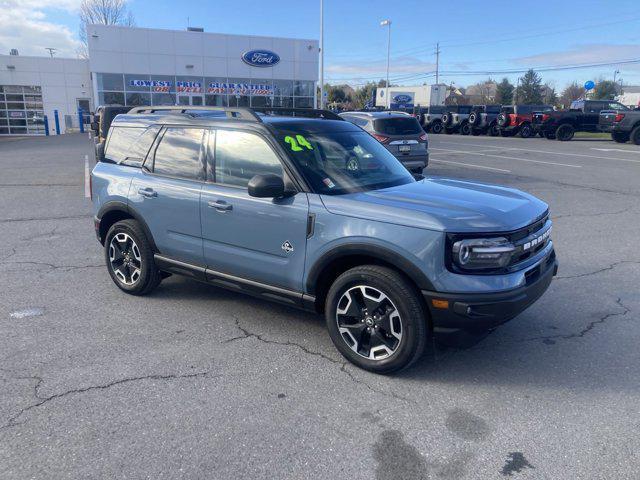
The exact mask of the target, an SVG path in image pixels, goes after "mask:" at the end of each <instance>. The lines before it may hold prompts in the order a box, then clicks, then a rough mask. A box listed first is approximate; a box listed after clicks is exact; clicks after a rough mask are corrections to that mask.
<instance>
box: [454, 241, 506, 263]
mask: <svg viewBox="0 0 640 480" xmlns="http://www.w3.org/2000/svg"><path fill="white" fill-rule="evenodd" d="M515 250H516V247H515V246H514V245H513V244H512V243H511V242H509V241H508V240H507V239H506V238H504V237H497V238H470V239H467V240H460V241H457V242H455V243H454V244H453V248H452V252H451V253H452V255H451V258H452V260H453V262H454V264H455V265H456V266H457V267H458V268H460V269H462V270H484V269H499V268H504V267H506V266H507V265H509V262H510V261H511V256H512V254H513V252H514V251H515Z"/></svg>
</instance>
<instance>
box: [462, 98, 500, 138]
mask: <svg viewBox="0 0 640 480" xmlns="http://www.w3.org/2000/svg"><path fill="white" fill-rule="evenodd" d="M501 109H502V106H501V105H475V106H474V107H473V111H472V112H471V114H470V115H469V125H470V126H471V135H482V134H485V133H486V134H489V135H491V136H492V137H497V136H498V135H500V130H499V129H498V115H499V114H500V111H501Z"/></svg>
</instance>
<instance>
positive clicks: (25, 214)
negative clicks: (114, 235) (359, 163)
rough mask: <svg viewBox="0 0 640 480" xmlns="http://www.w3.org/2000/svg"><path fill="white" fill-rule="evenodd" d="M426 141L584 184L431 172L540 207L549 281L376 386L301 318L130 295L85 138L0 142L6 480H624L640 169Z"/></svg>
mask: <svg viewBox="0 0 640 480" xmlns="http://www.w3.org/2000/svg"><path fill="white" fill-rule="evenodd" d="M430 139H431V143H432V146H442V147H443V148H452V147H453V146H455V149H456V150H458V151H461V150H471V149H472V148H480V147H473V145H475V144H480V142H483V143H482V144H481V145H485V144H486V148H490V149H492V150H495V152H494V153H498V154H499V152H500V149H501V148H504V149H505V152H508V155H509V156H511V157H514V156H522V158H527V159H541V160H545V159H546V160H549V155H546V154H540V153H535V152H532V151H520V150H513V148H518V149H520V148H524V149H527V148H530V149H531V150H540V151H552V150H554V149H557V150H558V151H563V152H567V154H569V153H572V154H573V156H572V155H567V157H566V158H565V157H561V156H559V155H554V156H553V157H551V159H552V160H559V159H562V160H561V162H563V163H571V164H576V165H580V166H581V168H571V169H569V168H561V167H552V166H545V167H544V168H541V167H540V165H535V164H532V163H531V162H521V163H518V162H517V161H505V160H499V159H491V158H485V157H483V158H482V159H481V160H479V159H478V157H477V156H476V157H474V156H468V157H466V156H465V154H464V153H456V154H451V155H447V160H449V161H453V162H457V161H460V162H464V163H470V164H477V165H479V166H482V165H487V166H493V167H498V168H502V169H508V170H511V171H512V173H511V174H502V173H496V172H495V171H491V172H489V171H486V170H482V169H481V168H465V167H461V166H457V165H455V164H438V163H436V162H434V163H433V165H432V166H431V167H430V169H429V171H428V173H429V174H431V175H446V176H454V177H461V178H466V179H471V180H478V181H484V182H489V183H502V184H507V185H510V186H514V187H517V188H521V189H523V190H526V191H529V192H531V193H533V194H534V195H537V196H539V197H541V198H543V199H544V200H545V201H547V202H548V203H549V204H550V206H551V212H552V216H553V218H554V232H553V239H554V242H555V244H556V248H557V252H558V257H559V260H560V271H559V276H558V277H557V278H556V279H555V281H554V282H553V283H552V285H551V287H550V289H549V291H548V292H547V293H546V294H545V295H544V296H543V297H542V299H541V300H540V301H538V302H537V303H536V304H534V305H533V306H532V307H531V308H530V309H528V310H527V311H525V312H524V313H523V314H521V315H520V316H519V317H518V318H516V319H514V320H513V321H511V322H509V323H507V324H506V325H504V326H502V327H500V328H498V329H496V330H495V331H493V332H491V333H490V334H488V335H483V336H471V335H462V334H457V335H447V336H443V337H441V338H439V339H438V341H437V342H436V343H434V344H432V345H431V347H430V349H429V352H428V353H427V354H426V355H425V357H424V358H423V359H422V360H421V361H419V362H417V364H416V365H414V366H413V367H412V368H411V369H409V370H407V371H404V372H401V373H400V374H397V375H395V376H390V377H382V376H376V375H372V374H369V373H367V372H364V371H362V370H359V369H357V368H356V367H354V366H353V365H351V364H350V363H348V362H346V361H345V360H344V359H343V358H342V356H340V354H339V353H338V352H337V351H336V349H335V348H334V347H333V345H332V343H331V341H330V339H329V337H328V335H327V333H326V331H325V327H324V319H323V318H321V317H318V316H315V315H311V314H308V313H304V312H300V311H297V310H292V309H289V308H286V307H283V306H280V305H275V304H270V303H267V302H264V301H261V300H257V299H253V298H249V297H244V296H241V295H239V294H236V293H232V292H227V291H225V290H221V289H218V288H215V287H211V286H208V285H204V284H199V283H196V282H194V281H191V280H188V279H184V278H179V277H175V276H174V277H171V278H169V279H167V280H165V281H164V282H163V283H162V285H161V287H160V288H159V289H158V290H157V291H156V292H154V294H152V295H150V296H148V297H144V298H140V297H131V296H127V295H124V294H123V293H121V292H120V291H119V290H118V289H117V288H116V287H115V286H114V285H113V284H112V282H111V280H110V278H109V276H108V274H107V272H106V269H105V267H104V259H103V254H102V251H101V249H100V248H99V245H98V244H97V242H96V240H95V236H94V233H93V226H92V222H91V209H90V205H89V201H88V200H87V199H85V198H84V197H83V193H84V188H83V184H82V181H83V166H84V155H85V154H86V153H91V146H90V144H89V143H88V140H87V138H86V136H80V135H68V136H62V137H51V138H48V139H45V138H34V139H27V140H17V141H12V142H2V143H0V168H2V171H3V178H2V180H1V181H0V202H1V203H2V205H3V207H4V208H2V209H1V210H0V238H1V239H2V240H1V241H0V292H1V293H0V295H1V298H2V301H0V478H2V479H3V480H4V479H8V480H13V479H24V478H35V479H41V478H42V479H49V478H56V479H57V478H62V479H64V478H69V479H76V478H96V479H97V478H124V477H129V478H215V479H217V478H220V479H226V478H251V479H254V478H295V479H306V478H308V479H319V478H327V479H333V478H354V479H360V478H362V479H370V478H376V479H378V480H390V479H396V478H397V479H402V478H411V479H415V478H436V479H461V478H465V479H466V478H469V479H487V478H498V479H499V478H506V477H509V478H514V479H521V478H522V479H540V478H553V479H565V478H566V479H575V478H619V479H627V478H628V479H632V478H636V477H637V471H638V469H639V468H640V457H639V454H638V451H640V440H639V439H638V435H637V431H638V427H639V426H640V411H639V408H638V405H640V372H639V370H638V365H640V350H639V349H638V348H637V338H638V337H639V335H640V322H639V320H640V293H639V289H638V285H640V251H639V250H638V238H640V221H638V216H639V215H640V203H639V202H640V199H639V198H638V197H639V196H640V195H639V194H640V190H639V188H640V187H638V185H640V182H639V180H640V163H636V162H630V161H618V160H616V158H631V159H633V158H637V159H638V160H640V155H638V153H634V152H633V151H630V152H629V153H625V151H622V152H616V153H612V154H611V159H610V160H606V159H604V158H602V157H606V156H605V155H602V154H601V153H598V154H597V155H596V156H597V157H601V158H598V159H595V158H591V157H590V156H589V155H590V154H591V151H590V147H592V146H594V145H596V146H597V145H600V146H602V144H604V145H609V144H608V143H604V142H596V143H594V142H585V141H582V142H581V141H574V142H569V143H568V144H560V143H559V142H548V141H546V140H539V139H530V140H528V141H525V140H521V139H518V138H507V139H502V138H497V139H493V138H484V137H459V136H445V135H442V136H435V135H431V136H430ZM451 143H455V145H450V144H451ZM627 147H629V148H631V146H623V147H622V149H623V150H624V149H627ZM637 151H638V150H637V149H635V152H637ZM576 155H586V156H584V157H582V156H576ZM434 157H437V158H443V154H442V153H438V155H434ZM480 162H482V163H480ZM16 312H17V313H18V314H16V315H12V314H13V313H16ZM29 312H38V313H37V315H36V314H29Z"/></svg>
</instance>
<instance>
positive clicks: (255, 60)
mask: <svg viewBox="0 0 640 480" xmlns="http://www.w3.org/2000/svg"><path fill="white" fill-rule="evenodd" d="M242 61H243V62H244V63H246V64H247V65H251V66H252V67H273V66H274V65H277V64H278V62H279V61H280V56H279V55H278V54H277V53H273V52H270V51H269V50H250V51H248V52H245V53H244V54H243V55H242Z"/></svg>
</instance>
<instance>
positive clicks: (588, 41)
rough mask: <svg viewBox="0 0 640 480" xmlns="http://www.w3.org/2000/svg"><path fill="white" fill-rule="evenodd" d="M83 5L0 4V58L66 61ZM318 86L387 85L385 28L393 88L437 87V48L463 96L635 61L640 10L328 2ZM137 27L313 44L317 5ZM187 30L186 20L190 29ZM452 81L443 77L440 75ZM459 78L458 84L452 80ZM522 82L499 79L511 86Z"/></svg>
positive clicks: (308, 1) (628, 2)
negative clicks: (55, 53)
mask: <svg viewBox="0 0 640 480" xmlns="http://www.w3.org/2000/svg"><path fill="white" fill-rule="evenodd" d="M79 2H80V0H0V52H2V53H6V52H8V50H9V48H18V49H19V50H20V52H21V53H22V54H27V55H42V54H46V51H45V50H44V47H45V46H53V47H57V48H59V50H60V55H63V56H73V55H74V52H75V49H76V48H77V30H78V19H77V18H78V17H77V8H78V5H79ZM324 4H325V67H326V68H325V79H326V80H329V81H330V82H331V83H340V82H347V83H350V84H352V85H358V84H362V83H363V82H366V81H367V80H373V79H379V78H382V77H383V76H384V75H385V69H386V47H387V43H386V42H387V36H386V35H387V31H386V29H385V28H384V27H381V26H380V25H379V23H380V20H382V19H384V18H390V19H391V20H392V27H391V29H392V30H391V78H392V81H394V83H398V84H406V85H411V84H421V83H423V82H427V83H431V82H433V81H434V79H433V76H429V74H430V72H433V70H435V66H434V63H435V55H434V54H433V52H434V50H435V44H436V42H438V41H439V42H440V48H441V51H442V53H441V56H440V62H441V63H440V68H441V71H443V72H445V73H443V75H441V81H444V82H446V83H450V82H454V83H455V84H457V85H462V86H466V85H469V84H472V83H475V82H478V81H481V80H484V79H486V78H487V77H488V76H489V75H488V74H484V73H483V74H473V73H472V72H478V71H483V72H485V71H504V70H518V69H525V68H529V67H533V68H536V67H538V68H544V67H551V68H557V67H562V66H566V65H577V64H590V63H613V62H621V61H625V60H640V9H639V8H638V0H618V1H604V0H601V1H595V0H583V1H575V0H556V1H542V0H538V1H535V2H518V1H513V0H512V1H496V0H493V1H490V2H488V1H472V0H462V1H461V0H458V1H455V2H452V1H439V2H426V1H418V0H396V1H395V2H390V1H388V0H385V1H382V0H325V1H324ZM128 6H129V8H130V9H131V11H132V12H133V14H134V16H135V19H136V23H137V25H138V26H141V27H153V28H169V29H184V28H185V27H186V26H187V22H188V21H189V23H190V24H191V25H192V26H202V27H204V28H205V30H206V31H211V32H223V33H239V34H251V35H267V36H270V35H273V36H283V37H302V38H318V37H319V0H297V1H294V0H275V1H271V2H267V1H264V0H262V1H257V0H242V1H218V0H211V1H195V0H192V1H190V2H175V1H165V0H129V2H128ZM188 19H189V20H188ZM615 70H620V74H618V78H620V77H622V78H623V79H624V81H625V83H627V84H636V85H638V84H640V64H622V63H620V64H618V65H611V66H601V67H593V68H585V69H579V70H555V71H547V72H542V76H543V80H544V81H546V82H550V83H551V84H552V85H554V86H556V88H558V89H561V88H563V87H564V86H565V85H566V84H567V83H568V82H569V81H571V80H574V79H575V80H577V81H578V82H580V83H584V81H586V80H589V79H594V80H596V79H598V78H601V77H602V78H612V77H613V72H614V71H615ZM447 72H451V73H447ZM453 72H456V73H453ZM520 75H521V74H520V73H516V72H514V73H510V74H501V73H495V74H492V75H491V76H492V77H493V78H498V79H499V78H501V77H503V76H507V77H508V78H510V79H511V80H512V81H514V82H515V81H516V79H517V77H518V76H520Z"/></svg>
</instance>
